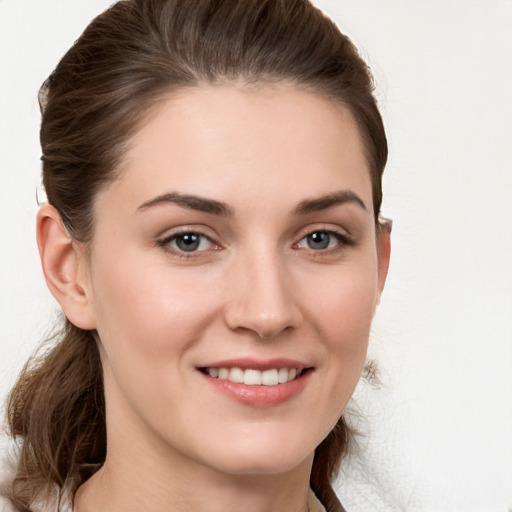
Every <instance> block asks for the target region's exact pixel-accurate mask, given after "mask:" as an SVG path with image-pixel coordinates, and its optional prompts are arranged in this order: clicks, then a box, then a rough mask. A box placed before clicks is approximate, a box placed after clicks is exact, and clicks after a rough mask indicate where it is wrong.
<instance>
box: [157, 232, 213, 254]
mask: <svg viewBox="0 0 512 512" xmlns="http://www.w3.org/2000/svg"><path fill="white" fill-rule="evenodd" d="M160 245H162V246H166V247H168V248H172V249H174V250H175V251H179V252H188V253H190V252H200V251H206V250H208V249H210V248H211V247H212V246H214V244H213V242H212V241H211V240H210V239H209V238H208V237H207V236H205V235H202V234H201V233H193V232H189V233H179V234H177V235H172V236H171V237H168V238H166V239H165V240H162V241H161V242H160Z"/></svg>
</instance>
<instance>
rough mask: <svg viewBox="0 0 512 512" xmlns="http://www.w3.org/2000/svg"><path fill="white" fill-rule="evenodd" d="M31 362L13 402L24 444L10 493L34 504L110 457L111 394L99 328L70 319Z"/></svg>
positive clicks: (13, 419)
mask: <svg viewBox="0 0 512 512" xmlns="http://www.w3.org/2000/svg"><path fill="white" fill-rule="evenodd" d="M47 344H48V342H47V343H46V344H45V345H43V346H42V347H41V348H40V349H39V350H38V352H36V354H35V355H34V356H33V357H32V358H31V359H30V360H29V361H28V362H27V364H26V365H25V367H24V368H23V370H22V372H21V374H20V376H19V378H18V380H17V382H16V384H15V386H14V388H13V389H12V391H11V393H10V395H9V397H8V403H7V419H8V424H9V429H10V433H11V436H12V437H13V438H21V440H22V444H21V448H20V455H19V460H18V466H17V468H16V474H15V477H14V480H13V483H12V486H11V489H10V492H9V496H8V498H9V499H10V500H11V501H12V503H13V505H14V506H15V507H17V508H18V509H20V510H30V504H31V503H32V502H33V500H34V499H35V497H37V496H40V495H42V494H43V495H44V494H45V493H48V492H49V491H50V487H51V485H52V484H57V485H58V486H59V487H60V488H62V487H63V485H64V483H65V482H69V481H70V479H71V480H73V481H74V482H75V483H76V485H77V486H78V485H79V484H80V483H81V481H82V480H83V478H84V471H86V470H87V468H90V465H91V464H93V465H95V466H96V465H98V464H100V463H102V462H103V461H104V460H105V453H106V429H105V399H104V393H103V376H102V369H101V361H100V357H99V352H98V346H97V342H96V335H95V332H94V331H84V330H82V329H79V328H77V327H75V326H74V325H73V324H71V323H70V322H69V321H68V320H66V323H65V325H64V329H63V333H62V337H61V340H60V341H59V342H58V343H57V344H56V345H54V346H51V347H49V348H48V347H47Z"/></svg>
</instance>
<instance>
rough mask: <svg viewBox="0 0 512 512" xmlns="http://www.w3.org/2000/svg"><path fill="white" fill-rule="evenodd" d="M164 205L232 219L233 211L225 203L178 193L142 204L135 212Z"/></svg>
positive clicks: (161, 196)
mask: <svg viewBox="0 0 512 512" xmlns="http://www.w3.org/2000/svg"><path fill="white" fill-rule="evenodd" d="M164 204H177V205H179V206H183V207H185V208H189V209H190V210H197V211H200V212H204V213H210V214H212V215H220V216H222V217H232V216H233V215H234V212H233V209H232V208H231V206H229V205H227V204H226V203H222V202H220V201H216V200H214V199H207V198H204V197H199V196H194V195H190V194H180V193H178V192H170V193H168V194H162V195H160V196H157V197H155V198H154V199H150V200H149V201H146V202H145V203H142V204H141V205H140V206H139V207H138V209H137V210H139V211H141V210H147V209H149V208H153V207H155V206H160V205H164Z"/></svg>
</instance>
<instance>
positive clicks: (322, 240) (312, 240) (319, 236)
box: [308, 231, 330, 249]
mask: <svg viewBox="0 0 512 512" xmlns="http://www.w3.org/2000/svg"><path fill="white" fill-rule="evenodd" d="M329 241H330V236H329V234H328V233H324V232H321V231H319V232H317V233H311V235H308V245H309V247H310V248H311V249H327V247H329Z"/></svg>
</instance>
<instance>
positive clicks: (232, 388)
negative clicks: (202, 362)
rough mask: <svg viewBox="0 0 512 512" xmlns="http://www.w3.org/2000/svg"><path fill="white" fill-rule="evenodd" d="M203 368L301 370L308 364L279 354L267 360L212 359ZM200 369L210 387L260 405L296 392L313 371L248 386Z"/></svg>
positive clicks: (264, 405) (276, 403) (291, 395)
mask: <svg viewBox="0 0 512 512" xmlns="http://www.w3.org/2000/svg"><path fill="white" fill-rule="evenodd" d="M203 368H241V369H244V370H245V369H255V370H260V371H264V370H268V369H273V368H289V369H290V368H297V369H298V370H299V371H302V370H304V369H305V368H307V365H305V364H304V363H300V362H299V361H294V360H292V359H282V358H280V359H272V360H266V361H262V360H259V361H258V360H254V359H231V360H225V361H219V362H215V363H211V364H208V365H207V366H204V367H203ZM199 373H200V375H201V376H202V377H203V378H204V379H205V380H206V382H207V383H208V384H209V385H210V386H212V388H213V389H215V390H216V391H218V392H220V393H222V394H223V395H225V396H227V397H229V398H231V399H234V400H236V401H237V402H239V403H242V404H244V405H249V406H252V407H262V408H263V407H274V406H276V405H279V404H282V403H284V402H286V401H288V400H290V399H292V398H293V397H295V396H296V395H298V394H299V393H300V392H301V391H302V390H303V389H304V387H305V386H306V384H307V383H308V381H309V378H310V376H311V374H312V373H313V372H312V371H306V372H304V373H303V374H302V375H300V376H299V377H297V378H296V379H294V380H292V381H290V382H286V383H285V384H277V385H275V386H263V385H261V386H248V385H247V384H243V383H236V382H231V381H229V380H221V379H217V378H213V377H210V376H209V375H207V374H205V373H203V372H199Z"/></svg>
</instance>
